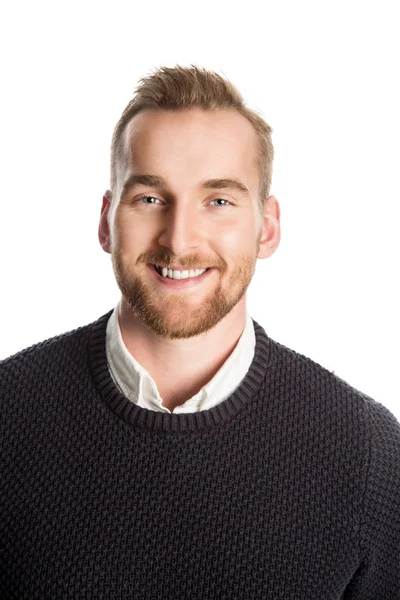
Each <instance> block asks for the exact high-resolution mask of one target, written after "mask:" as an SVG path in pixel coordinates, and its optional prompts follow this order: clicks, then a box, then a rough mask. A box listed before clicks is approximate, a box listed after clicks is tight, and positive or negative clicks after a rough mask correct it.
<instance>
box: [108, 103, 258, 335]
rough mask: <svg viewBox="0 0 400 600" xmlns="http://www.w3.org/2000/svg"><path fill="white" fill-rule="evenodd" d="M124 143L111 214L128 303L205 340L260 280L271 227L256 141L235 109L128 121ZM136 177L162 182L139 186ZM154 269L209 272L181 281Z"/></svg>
mask: <svg viewBox="0 0 400 600" xmlns="http://www.w3.org/2000/svg"><path fill="white" fill-rule="evenodd" d="M125 143H126V153H127V165H126V168H124V169H123V170H121V173H120V180H119V184H118V189H117V190H113V193H114V198H113V202H112V205H111V208H110V209H109V210H108V207H106V206H105V204H103V214H102V219H103V220H104V219H105V218H107V220H108V225H109V233H110V250H107V251H111V255H112V263H113V268H114V273H115V276H116V280H117V283H118V285H119V288H120V290H121V293H122V295H123V300H124V301H125V302H126V303H127V304H128V305H129V307H130V309H131V311H132V313H133V315H134V316H135V317H136V318H138V319H139V320H140V321H141V322H142V323H143V324H144V325H145V326H146V327H147V328H149V329H150V330H151V331H153V332H154V333H155V334H157V335H159V336H161V337H164V338H167V339H183V338H190V337H193V336H197V335H199V334H202V333H205V332H207V331H208V330H210V329H211V328H213V327H215V326H216V325H217V323H219V321H221V319H223V318H224V317H226V316H227V315H228V314H229V313H230V312H231V311H232V310H236V311H237V310H238V309H239V307H240V304H241V303H244V302H245V292H246V290H247V287H248V285H249V283H250V281H251V279H252V276H253V274H254V270H255V264H256V259H257V255H258V252H259V241H260V237H261V235H262V225H263V220H262V217H261V215H260V210H259V207H258V184H259V179H258V171H257V167H256V164H255V152H256V135H255V133H254V131H253V128H252V126H251V124H250V123H249V122H248V121H247V120H246V119H245V118H244V117H242V116H241V115H240V114H239V113H237V112H236V111H234V110H231V109H229V110H228V109H226V110H222V111H220V112H219V113H213V112H206V111H204V110H202V109H198V108H195V109H189V110H186V111H184V112H172V111H159V110H145V111H143V112H141V113H139V114H138V115H136V116H135V117H134V118H133V119H132V120H131V122H130V123H129V124H128V127H127V129H126V134H125ZM134 175H153V176H154V175H157V176H158V177H159V178H162V180H163V181H162V184H160V183H159V182H156V181H147V182H146V181H145V180H144V179H142V180H140V181H139V183H138V182H136V183H135V182H134V181H133V180H132V176H134ZM211 179H214V180H215V179H235V180H236V181H239V182H240V183H241V184H242V185H243V186H245V188H247V189H248V190H249V192H248V193H246V192H245V191H242V190H240V189H235V188H232V187H228V186H227V185H224V186H223V187H221V188H220V189H219V188H218V187H217V186H218V184H216V183H214V185H213V187H207V188H205V187H203V182H204V181H206V180H211ZM132 184H133V185H132ZM210 185H211V184H210ZM105 208H107V210H104V209H105ZM105 213H108V215H107V214H105ZM103 247H104V245H103ZM153 265H161V266H164V267H180V269H181V270H182V269H185V270H189V275H190V269H202V268H205V267H207V268H209V270H208V271H207V272H206V273H204V274H203V275H201V276H200V277H189V278H188V279H181V280H180V281H175V280H171V279H169V278H163V277H162V275H159V274H158V273H157V272H156V270H155V269H154V266H153ZM242 308H243V305H242Z"/></svg>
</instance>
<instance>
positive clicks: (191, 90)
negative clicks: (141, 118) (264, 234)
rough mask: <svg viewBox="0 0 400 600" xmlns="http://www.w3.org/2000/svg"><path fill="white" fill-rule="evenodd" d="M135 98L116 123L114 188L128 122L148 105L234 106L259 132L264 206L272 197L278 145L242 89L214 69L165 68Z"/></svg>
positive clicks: (147, 79)
mask: <svg viewBox="0 0 400 600" xmlns="http://www.w3.org/2000/svg"><path fill="white" fill-rule="evenodd" d="M139 82H140V83H139V85H138V86H137V88H136V90H135V95H134V97H133V99H132V100H131V101H130V102H129V104H128V105H127V106H126V108H125V110H124V111H123V113H122V115H121V118H120V119H119V121H118V123H117V124H116V126H115V129H114V133H113V136H112V142H111V178H110V185H111V190H112V191H114V190H115V189H116V187H117V171H118V166H119V165H122V164H124V163H125V161H126V155H125V154H126V153H125V144H124V132H125V129H126V126H127V124H128V122H129V121H130V120H131V119H132V118H133V117H134V116H135V115H136V114H138V113H139V112H140V111H142V110H144V109H146V108H152V109H154V108H156V109H157V108H158V109H160V110H174V111H178V110H184V109H188V108H192V107H199V108H202V109H204V110H220V109H224V108H234V109H236V110H237V111H238V112H239V113H240V114H241V115H243V116H244V117H245V118H246V119H247V120H248V121H250V123H251V124H252V126H253V128H254V130H255V133H256V134H257V139H258V147H257V151H256V157H255V158H256V165H257V168H258V171H259V180H260V185H259V201H260V206H261V208H262V206H263V204H264V201H265V200H266V198H267V197H268V196H269V190H270V187H271V179H272V165H273V159H274V148H273V145H272V141H271V133H272V129H271V127H270V126H269V125H268V123H266V121H265V120H264V119H263V118H262V117H261V115H260V114H259V113H258V112H256V111H255V110H252V109H250V108H248V107H247V106H245V103H244V100H243V97H242V95H241V94H240V92H239V91H238V89H237V88H236V87H235V86H234V85H233V84H232V83H231V82H230V81H228V80H227V79H224V78H222V77H221V76H220V75H218V74H217V73H215V72H213V71H207V70H206V69H203V68H200V67H197V66H195V65H191V66H190V67H181V66H178V65H176V66H175V67H161V68H159V69H156V70H155V72H154V73H152V74H150V75H148V76H147V77H143V78H141V79H140V80H139Z"/></svg>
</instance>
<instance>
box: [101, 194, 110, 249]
mask: <svg viewBox="0 0 400 600" xmlns="http://www.w3.org/2000/svg"><path fill="white" fill-rule="evenodd" d="M111 200H112V192H110V190H107V191H106V192H105V194H104V196H103V204H102V207H101V213H100V223H99V232H98V235H99V242H100V246H101V247H102V248H103V250H104V252H108V254H111V235H110V225H109V222H108V213H109V211H110V208H111Z"/></svg>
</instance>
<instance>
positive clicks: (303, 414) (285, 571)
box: [0, 311, 400, 600]
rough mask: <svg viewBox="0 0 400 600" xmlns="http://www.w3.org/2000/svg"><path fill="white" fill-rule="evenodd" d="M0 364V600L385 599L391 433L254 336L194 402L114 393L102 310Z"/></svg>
mask: <svg viewBox="0 0 400 600" xmlns="http://www.w3.org/2000/svg"><path fill="white" fill-rule="evenodd" d="M111 312H112V311H110V312H108V313H107V314H105V315H103V316H102V317H100V318H99V319H98V320H97V321H95V322H94V323H91V324H89V325H85V326H84V327H80V328H79V329H77V330H74V331H72V332H69V333H65V334H62V335H60V336H57V337H55V338H52V339H50V340H47V341H44V342H41V343H39V344H36V345H35V346H33V347H31V348H28V349H25V350H23V351H21V352H19V353H18V354H16V355H14V356H12V357H9V358H7V359H6V360H4V361H2V362H1V363H0V415H1V428H0V429H1V430H0V484H1V489H0V598H2V599H18V600H25V599H29V600H34V599H40V600H47V599H49V600H56V599H59V598H60V599H64V598H65V599H67V598H68V599H74V600H76V599H79V598H85V599H96V600H99V599H107V600H109V599H125V598H126V599H128V598H129V599H131V598H134V599H140V600H142V599H143V600H150V599H151V600H153V599H156V598H163V599H164V598H165V599H174V600H175V599H176V600H179V599H197V598H198V599H200V598H201V599H203V600H208V599H213V600H219V599H223V600H225V599H232V600H233V599H235V600H261V599H262V600H269V599H271V600H280V599H281V600H339V599H353V600H356V599H357V600H395V599H397V600H398V599H399V598H400V425H399V423H398V421H397V420H396V419H395V417H394V416H393V415H392V413H391V412H390V411H389V410H388V409H387V408H385V407H384V406H382V405H381V404H379V403H378V402H376V401H375V400H373V399H372V398H370V397H369V396H367V395H366V394H364V393H361V392H360V391H358V390H356V389H354V388H353V387H351V386H350V385H349V384H348V383H346V382H345V381H343V380H342V379H340V378H339V377H337V376H336V375H335V374H334V373H331V372H329V371H328V370H326V369H324V368H323V367H322V366H321V365H319V364H318V363H316V362H314V361H313V360H311V359H310V358H307V357H306V356H303V355H302V354H299V353H297V352H295V351H294V350H291V349H289V348H287V347H285V346H284V345H282V344H280V343H278V342H277V341H275V340H273V339H272V338H271V337H269V336H268V335H267V334H266V332H265V330H264V329H263V328H262V327H261V326H260V325H259V324H258V323H257V322H255V321H253V325H254V332H255V336H256V347H255V353H254V359H253V362H252V363H251V366H250V368H249V371H248V373H247V375H246V376H245V378H244V380H243V381H242V383H241V384H240V386H239V388H238V389H237V390H235V392H234V393H233V394H232V395H231V396H229V397H228V398H227V399H226V400H225V401H223V402H222V403H220V404H219V405H217V406H215V407H214V408H212V409H210V410H205V411H200V412H196V413H191V414H176V415H175V414H166V413H158V412H155V411H150V410H147V409H145V408H142V407H139V406H137V405H135V404H134V403H132V402H130V401H129V400H128V399H127V398H126V397H125V396H123V395H122V393H121V392H120V391H119V389H118V388H117V387H116V385H115V383H114V381H113V379H112V377H111V374H110V372H109V369H108V364H107V357H106V352H105V334H106V327H107V320H108V318H109V317H110V315H111Z"/></svg>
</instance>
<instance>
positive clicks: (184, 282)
mask: <svg viewBox="0 0 400 600" xmlns="http://www.w3.org/2000/svg"><path fill="white" fill-rule="evenodd" d="M147 268H148V269H149V271H150V272H151V274H152V275H153V277H155V279H156V280H157V281H159V282H160V283H161V284H163V285H165V287H167V288H172V289H175V290H181V289H182V290H183V289H191V288H194V287H197V286H198V285H200V284H201V283H202V282H203V281H204V280H205V279H206V278H207V277H208V275H209V274H210V273H211V272H212V271H214V267H211V268H210V269H208V271H206V272H205V273H203V274H202V275H199V276H198V277H188V278H187V279H169V277H163V276H162V275H159V274H158V273H157V271H156V270H155V268H154V267H153V265H147Z"/></svg>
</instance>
